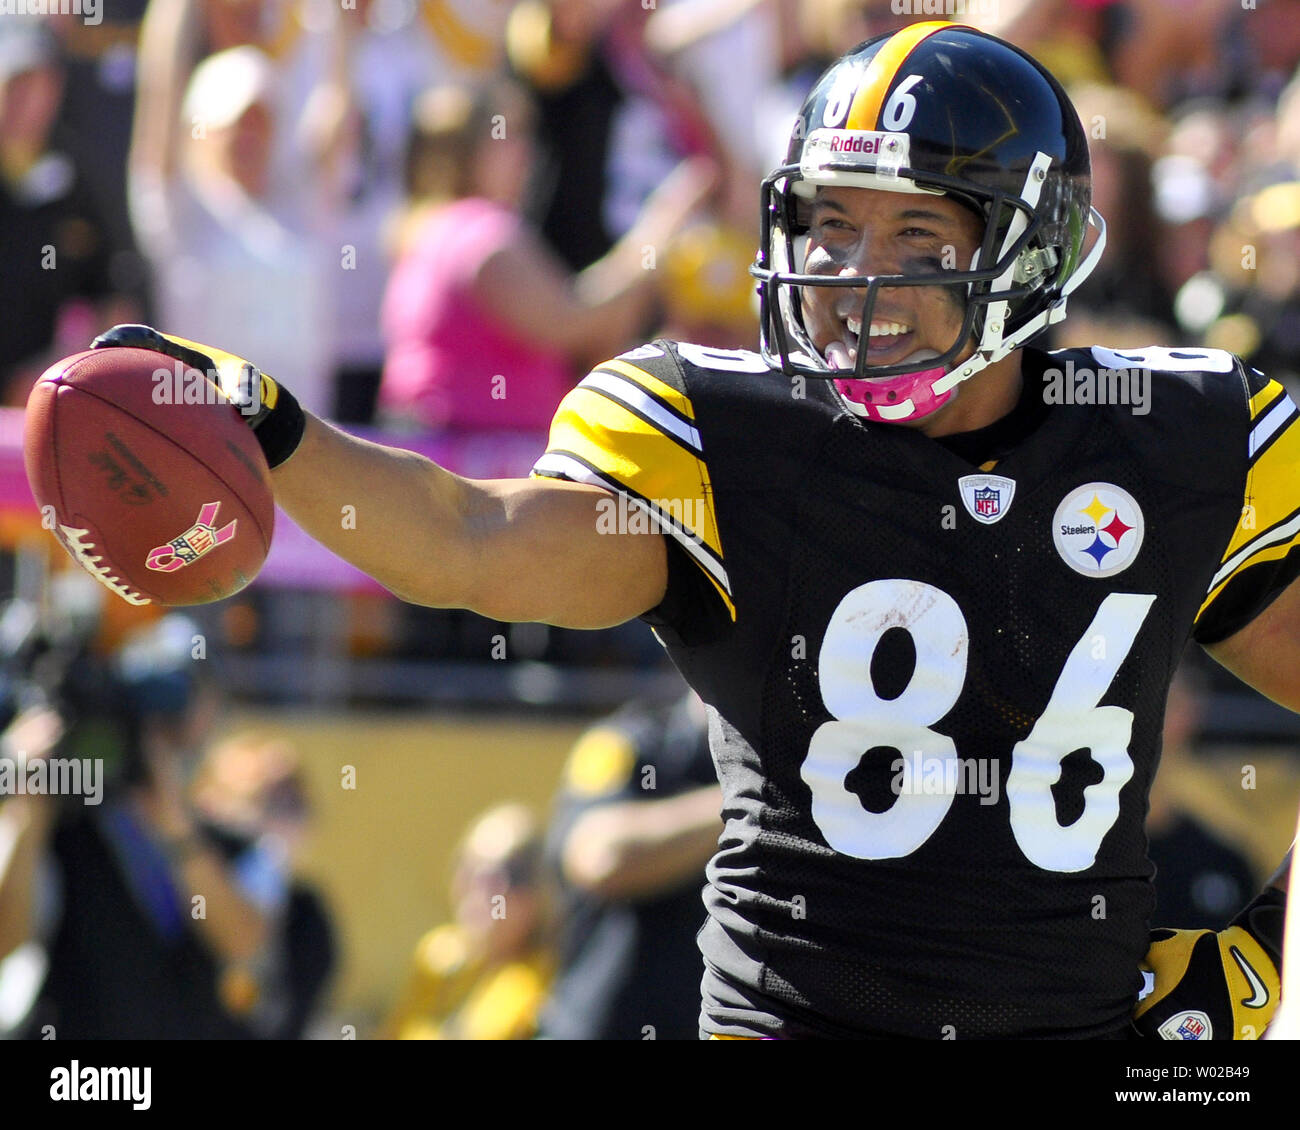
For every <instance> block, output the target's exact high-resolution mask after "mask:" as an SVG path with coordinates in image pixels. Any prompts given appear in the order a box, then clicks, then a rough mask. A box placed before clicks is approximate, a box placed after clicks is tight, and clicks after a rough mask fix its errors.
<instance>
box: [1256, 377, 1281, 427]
mask: <svg viewBox="0 0 1300 1130" xmlns="http://www.w3.org/2000/svg"><path fill="white" fill-rule="evenodd" d="M1282 391H1283V389H1282V386H1281V385H1280V384H1278V382H1277V381H1269V382H1268V384H1266V385H1265V386H1264V387H1263V388H1261V389H1260V390H1259V391H1258V392H1257V393H1255V395H1254V396H1252V397H1251V398H1250V418H1251V419H1252V420H1254V419H1256V418H1257V417H1258V416H1259V414H1260V413H1261V412H1262V411H1263V410H1264V409H1265V408H1267V407H1268V406H1269V405H1270V404H1272V403H1273V401H1274V400H1276V399H1277V398H1278V396H1279V395H1281V393H1282Z"/></svg>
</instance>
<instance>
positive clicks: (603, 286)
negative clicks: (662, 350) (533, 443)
mask: <svg viewBox="0 0 1300 1130" xmlns="http://www.w3.org/2000/svg"><path fill="white" fill-rule="evenodd" d="M533 123H534V114H533V107H532V105H531V103H530V101H529V99H528V97H527V95H526V94H525V93H524V92H523V91H522V90H521V89H520V88H519V87H518V86H516V85H515V84H513V83H511V82H509V81H506V80H501V81H498V82H495V83H493V84H491V85H489V86H487V87H485V88H482V89H480V90H478V91H471V90H469V89H466V88H462V87H453V86H444V87H438V88H434V89H433V90H430V91H428V92H427V93H426V94H424V95H422V96H421V98H420V99H419V101H418V102H417V104H416V107H415V114H414V122H413V132H412V138H411V144H410V148H409V152H408V159H407V189H408V193H409V201H408V205H407V209H406V211H405V213H404V214H403V216H402V218H401V220H400V223H399V226H398V229H397V235H396V242H397V246H398V255H399V257H398V262H397V265H396V267H395V269H394V271H393V274H392V276H391V279H390V281H389V285H388V290H387V293H386V295H385V298H384V310H383V324H384V332H385V335H386V338H387V342H388V353H387V358H386V361H385V367H384V381H383V386H382V388H381V391H380V408H381V412H382V413H383V414H384V416H385V418H386V419H387V420H388V421H390V422H393V423H403V424H405V425H406V426H408V427H416V428H423V429H439V430H441V429H455V428H464V429H474V428H495V429H499V428H507V429H509V428H513V429H538V430H544V429H545V428H546V426H547V425H548V424H549V423H550V420H551V416H552V415H553V413H554V411H555V407H556V405H557V404H558V403H559V401H560V399H561V398H562V397H563V395H564V393H565V392H567V391H568V389H569V388H570V387H572V385H573V384H574V382H575V380H576V378H577V376H578V374H579V372H580V371H581V370H582V369H584V368H585V367H587V366H589V365H591V364H594V363H597V362H599V361H602V360H605V359H607V358H608V357H610V356H612V355H613V354H615V353H617V352H618V351H619V349H621V348H623V347H624V346H625V345H627V344H628V343H630V342H631V341H632V340H633V339H634V338H636V337H637V336H638V335H639V334H640V333H642V332H643V331H644V330H645V328H646V326H647V324H648V323H650V322H651V321H652V319H653V317H654V314H655V309H656V278H657V275H656V273H655V270H654V269H653V268H654V267H655V265H656V264H655V255H656V253H657V251H658V252H662V249H663V248H665V247H666V246H667V244H668V242H669V240H670V239H671V237H672V235H673V234H674V233H675V232H676V231H677V230H678V229H680V228H681V226H682V225H683V223H684V222H685V220H686V219H687V217H688V216H689V214H690V213H691V212H692V210H693V209H694V208H695V207H696V205H697V204H699V203H700V201H701V200H702V198H703V196H704V195H705V194H706V193H707V191H708V190H709V188H710V185H711V182H712V173H711V169H710V168H709V167H708V166H706V165H702V164H701V163H700V162H689V163H684V164H683V165H682V166H681V167H680V168H679V169H678V170H677V171H676V172H675V173H674V174H673V175H672V176H670V177H669V178H668V180H666V181H665V182H664V183H663V184H662V185H661V186H660V188H659V189H658V190H657V191H656V192H655V194H654V195H653V196H652V197H651V198H650V200H649V201H647V204H646V207H645V209H644V210H643V211H642V213H641V216H640V218H639V219H638V221H637V223H636V224H635V225H634V226H633V228H632V229H631V230H630V231H629V232H628V233H627V235H626V236H624V237H623V239H621V240H620V241H619V242H618V243H617V244H616V245H615V246H614V248H613V249H612V250H611V251H610V252H609V253H608V254H607V255H606V256H605V257H604V258H602V259H600V260H599V261H598V262H596V263H594V264H592V265H591V266H590V267H588V268H587V269H586V270H584V271H582V272H580V273H579V274H577V275H570V274H569V273H568V271H567V270H566V269H565V268H564V266H563V264H562V263H561V262H559V261H558V259H557V258H556V256H555V255H554V253H552V252H551V251H550V250H549V249H548V248H547V247H546V245H545V243H544V242H543V241H542V239H541V237H540V236H539V235H538V234H537V233H536V232H535V231H533V230H532V229H531V228H530V227H529V225H528V224H527V223H526V222H525V221H524V220H523V219H522V218H521V217H520V215H519V212H518V209H519V205H520V200H521V198H522V196H523V192H524V187H525V184H526V182H527V179H528V176H529V174H530V171H531V168H532V165H533V154H534V149H533Z"/></svg>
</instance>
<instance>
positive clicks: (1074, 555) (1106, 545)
mask: <svg viewBox="0 0 1300 1130" xmlns="http://www.w3.org/2000/svg"><path fill="white" fill-rule="evenodd" d="M1144 526H1145V523H1144V522H1143V520H1142V511H1141V510H1140V509H1139V508H1138V504H1137V500H1136V499H1134V497H1133V496H1132V495H1131V494H1129V493H1128V491H1126V490H1122V489H1120V488H1119V487H1117V486H1115V485H1114V484H1113V483H1085V484H1084V485H1083V486H1081V487H1076V488H1075V489H1074V490H1072V491H1071V492H1070V493H1069V494H1067V495H1066V496H1065V497H1064V498H1063V499H1062V500H1061V505H1060V506H1058V507H1057V508H1056V515H1055V516H1054V517H1053V519H1052V542H1053V543H1054V544H1055V546H1056V552H1057V553H1059V554H1060V555H1061V559H1062V560H1063V561H1064V562H1065V563H1066V564H1067V565H1068V566H1069V567H1070V568H1071V569H1073V570H1074V571H1075V572H1076V573H1082V574H1083V575H1084V576H1085V577H1113V576H1114V575H1115V574H1116V573H1120V572H1123V571H1124V570H1125V569H1127V568H1128V567H1129V566H1130V565H1132V564H1133V559H1134V558H1135V557H1137V555H1138V550H1139V549H1141V548H1142V531H1143V528H1144Z"/></svg>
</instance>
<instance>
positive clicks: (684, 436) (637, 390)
mask: <svg viewBox="0 0 1300 1130" xmlns="http://www.w3.org/2000/svg"><path fill="white" fill-rule="evenodd" d="M578 387H579V388H591V389H596V390H597V391H599V392H603V393H604V394H605V395H606V396H608V397H610V398H611V399H613V400H617V401H618V402H619V403H620V404H622V405H623V406H624V407H627V408H631V409H634V410H635V411H637V412H639V413H640V414H641V415H642V416H645V417H646V418H647V419H649V420H652V421H653V422H654V425H655V427H657V428H658V429H659V430H660V431H661V432H667V433H668V434H669V435H671V436H675V437H676V438H677V439H679V440H681V441H682V443H684V444H686V445H687V446H688V447H690V448H692V449H693V450H694V451H696V452H697V453H699V452H702V451H703V450H704V446H703V444H702V443H701V442H700V433H699V431H698V430H697V429H696V428H695V427H694V426H693V425H691V424H688V423H686V422H685V421H683V420H680V419H678V418H677V417H676V416H674V415H673V414H672V413H671V412H666V411H664V407H663V405H662V404H660V403H659V402H658V401H657V400H655V399H654V398H653V397H652V396H650V395H649V393H647V392H646V391H645V389H643V388H641V387H640V386H639V385H637V383H636V382H635V381H630V380H628V379H627V378H626V377H616V376H614V374H613V373H591V374H589V375H588V376H586V377H584V378H583V379H582V381H581V382H580V383H579V385H578Z"/></svg>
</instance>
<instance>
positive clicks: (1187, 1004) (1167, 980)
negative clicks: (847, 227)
mask: <svg viewBox="0 0 1300 1130" xmlns="http://www.w3.org/2000/svg"><path fill="white" fill-rule="evenodd" d="M1285 910H1286V896H1285V895H1284V894H1282V892H1280V891H1277V890H1274V889H1273V888H1271V887H1270V888H1269V889H1268V890H1266V891H1265V892H1264V893H1263V894H1262V895H1260V896H1259V897H1258V898H1257V899H1255V901H1254V902H1252V903H1251V904H1250V905H1249V906H1248V907H1247V908H1246V909H1245V910H1243V911H1242V912H1241V914H1239V915H1238V916H1237V917H1236V918H1235V919H1234V920H1233V922H1232V925H1231V926H1229V927H1228V928H1227V929H1226V930H1220V931H1219V932H1218V933H1217V934H1216V933H1215V932H1214V931H1213V930H1164V929H1162V930H1153V931H1152V932H1151V948H1150V949H1149V950H1147V955H1146V960H1145V961H1144V962H1143V963H1142V968H1143V970H1144V971H1145V975H1146V976H1147V979H1148V981H1149V982H1150V981H1151V978H1152V977H1154V983H1153V984H1152V987H1151V991H1150V992H1149V993H1147V994H1146V995H1145V996H1143V997H1142V998H1141V999H1140V1000H1139V1001H1138V1006H1137V1009H1136V1010H1135V1012H1134V1014H1133V1023H1134V1027H1135V1028H1136V1029H1137V1031H1138V1032H1139V1033H1140V1034H1141V1035H1142V1036H1144V1037H1146V1038H1148V1039H1160V1040H1257V1039H1259V1038H1260V1036H1262V1035H1263V1034H1264V1029H1265V1028H1266V1027H1268V1023H1269V1021H1270V1020H1271V1019H1272V1018H1273V1013H1274V1012H1275V1011H1276V1010H1277V1005H1278V995H1279V992H1280V988H1281V980H1282V978H1281V967H1282V956H1281V949H1282V944H1281V943H1282V921H1283V917H1284V915H1285Z"/></svg>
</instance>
